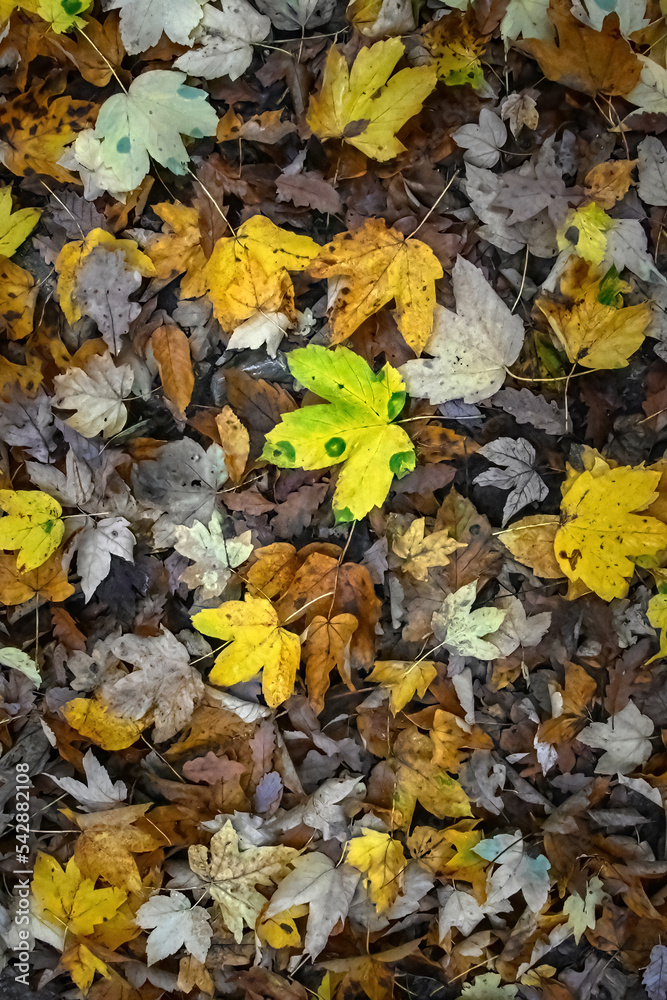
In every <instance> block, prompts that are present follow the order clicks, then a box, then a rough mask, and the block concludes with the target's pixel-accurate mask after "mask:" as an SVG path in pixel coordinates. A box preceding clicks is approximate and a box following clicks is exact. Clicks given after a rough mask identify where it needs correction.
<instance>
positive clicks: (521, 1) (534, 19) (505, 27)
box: [500, 0, 554, 46]
mask: <svg viewBox="0 0 667 1000" xmlns="http://www.w3.org/2000/svg"><path fill="white" fill-rule="evenodd" d="M548 10H549V0H509V3H508V5H507V8H506V10H505V13H504V15H503V18H502V21H501V22H500V34H501V35H502V38H503V41H504V42H505V45H506V46H507V45H508V43H509V42H513V41H514V40H515V39H516V38H518V37H519V35H523V37H524V38H539V39H541V40H542V41H550V40H551V39H552V38H553V35H554V29H553V25H552V24H551V21H550V20H549V16H548Z"/></svg>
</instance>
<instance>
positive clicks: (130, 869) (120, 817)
mask: <svg viewBox="0 0 667 1000" xmlns="http://www.w3.org/2000/svg"><path fill="white" fill-rule="evenodd" d="M150 806H151V804H150V803H149V802H143V803H139V804H137V805H132V806H120V807H118V808H116V809H108V810H104V811H102V812H92V813H84V814H82V813H75V812H72V811H71V810H69V809H63V810H62V812H63V813H64V814H65V815H66V816H67V818H68V819H69V820H70V822H72V823H76V825H77V826H79V827H80V828H81V830H82V833H81V836H80V837H79V838H78V840H77V842H76V846H75V849H74V859H75V861H76V863H77V865H78V867H79V870H80V871H81V873H82V875H84V876H86V877H87V878H90V879H92V881H93V882H96V881H97V880H98V879H100V878H101V879H103V880H104V881H105V882H108V883H109V885H114V886H116V887H117V888H119V889H125V890H127V892H140V891H141V876H140V874H139V869H138V867H137V863H136V861H135V859H134V854H141V853H146V852H148V851H154V850H155V849H156V848H158V847H160V846H162V844H163V843H164V840H163V839H162V838H161V837H160V835H159V833H158V831H157V830H156V829H155V828H154V827H153V828H152V827H151V826H150V824H147V823H145V821H144V828H143V829H141V828H140V827H138V826H135V825H134V824H135V823H136V822H137V821H138V820H141V819H142V817H143V815H144V813H146V812H148V810H149V809H150Z"/></svg>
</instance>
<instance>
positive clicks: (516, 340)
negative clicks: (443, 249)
mask: <svg viewBox="0 0 667 1000" xmlns="http://www.w3.org/2000/svg"><path fill="white" fill-rule="evenodd" d="M453 286H454V296H455V298H456V307H457V312H456V313H452V312H450V310H449V309H445V308H444V307H442V306H436V308H435V320H434V325H433V333H432V334H431V337H430V339H429V341H428V343H427V344H426V346H425V351H426V353H427V354H431V355H433V357H432V358H429V359H427V360H423V359H421V360H418V361H408V362H407V363H406V364H404V365H403V366H402V367H401V368H400V369H399V371H400V372H401V375H402V376H403V378H404V379H405V384H406V385H407V387H408V392H409V393H410V395H411V396H427V397H428V398H429V400H430V401H431V402H432V403H446V402H448V401H449V400H451V399H463V400H464V401H465V402H466V403H478V402H481V401H482V400H484V399H488V397H489V396H491V395H492V394H493V393H494V392H496V391H497V390H498V389H500V387H501V386H502V384H503V382H504V381H505V374H506V372H507V368H508V366H509V365H511V364H513V363H514V362H515V361H516V359H517V358H518V356H519V352H520V350H521V347H522V345H523V337H524V329H523V323H522V322H521V319H520V318H519V317H518V316H513V315H512V313H511V312H510V310H509V308H508V307H507V306H506V305H505V303H504V302H503V301H502V299H501V298H500V297H499V296H498V295H497V294H496V292H495V291H494V290H493V288H492V287H491V285H490V284H489V283H488V281H487V280H486V278H485V277H484V275H483V274H482V272H481V270H480V269H479V268H478V267H475V265H474V264H471V263H470V261H468V260H466V259H465V258H464V257H458V258H457V260H456V264H455V266H454V271H453Z"/></svg>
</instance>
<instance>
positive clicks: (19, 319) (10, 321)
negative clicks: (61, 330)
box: [0, 256, 37, 340]
mask: <svg viewBox="0 0 667 1000" xmlns="http://www.w3.org/2000/svg"><path fill="white" fill-rule="evenodd" d="M36 301H37V288H36V286H35V282H34V279H33V276H32V275H31V274H30V272H29V271H26V270H24V269H23V268H22V267H19V266H18V264H14V263H12V261H11V260H9V258H8V257H2V256H0V332H2V333H6V334H7V336H8V337H9V339H10V340H22V339H23V338H24V337H27V336H28V335H29V334H30V333H32V327H33V315H34V312H35V302H36Z"/></svg>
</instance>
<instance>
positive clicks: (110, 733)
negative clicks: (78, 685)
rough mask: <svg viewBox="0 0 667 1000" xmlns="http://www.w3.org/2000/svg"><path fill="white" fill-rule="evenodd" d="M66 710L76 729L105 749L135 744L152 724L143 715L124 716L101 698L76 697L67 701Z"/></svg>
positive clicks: (118, 748)
mask: <svg viewBox="0 0 667 1000" xmlns="http://www.w3.org/2000/svg"><path fill="white" fill-rule="evenodd" d="M62 713H63V715H64V716H65V720H66V721H67V723H68V725H70V726H71V727H72V729H76V731H77V733H80V734H81V736H84V737H85V738H86V739H87V740H90V741H91V742H92V743H95V744H96V746H98V747H102V749H103V750H125V748H126V747H131V746H132V744H133V743H135V742H136V741H137V740H138V739H139V735H140V733H141V732H142V731H143V730H144V729H145V728H146V726H148V725H150V722H146V723H144V722H143V721H142V720H141V719H139V720H138V721H135V720H134V719H121V718H120V717H119V716H117V715H114V714H113V713H112V712H111V710H110V709H109V707H108V705H107V704H106V703H105V702H104V701H103V700H102V699H101V698H74V699H73V700H72V701H68V702H67V704H66V705H63V707H62Z"/></svg>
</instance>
